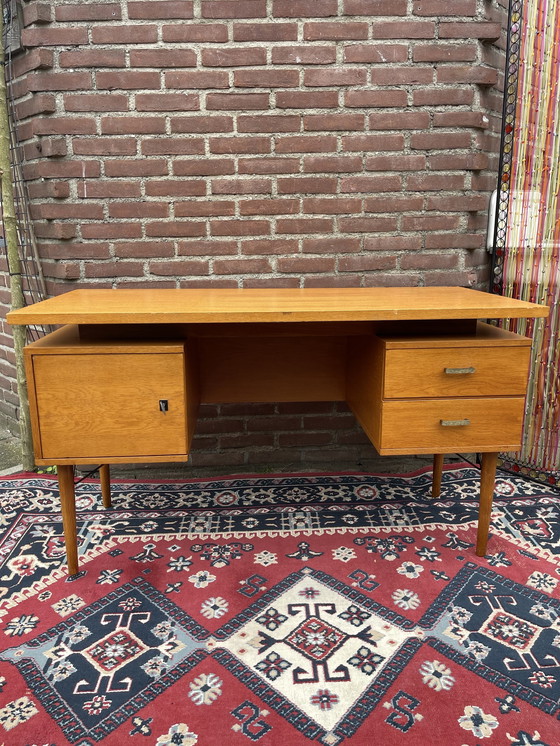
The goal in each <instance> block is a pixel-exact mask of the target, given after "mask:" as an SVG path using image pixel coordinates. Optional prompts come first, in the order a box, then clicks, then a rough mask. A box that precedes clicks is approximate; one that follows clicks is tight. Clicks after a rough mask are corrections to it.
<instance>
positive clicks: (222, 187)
mask: <svg viewBox="0 0 560 746" xmlns="http://www.w3.org/2000/svg"><path fill="white" fill-rule="evenodd" d="M249 173H253V172H249ZM211 186H212V194H234V195H235V196H239V195H240V194H270V193H271V192H272V182H271V181H270V179H255V178H247V179H243V178H241V179H212V185H211Z"/></svg>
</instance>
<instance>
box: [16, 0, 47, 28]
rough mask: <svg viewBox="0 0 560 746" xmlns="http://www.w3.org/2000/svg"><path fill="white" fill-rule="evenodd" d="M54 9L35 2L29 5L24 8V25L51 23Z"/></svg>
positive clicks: (45, 4)
mask: <svg viewBox="0 0 560 746" xmlns="http://www.w3.org/2000/svg"><path fill="white" fill-rule="evenodd" d="M51 21H52V8H51V6H50V5H48V4H47V3H40V2H33V3H28V4H27V5H26V6H25V7H24V8H23V25H24V26H31V25H33V24H35V23H36V24H42V23H51Z"/></svg>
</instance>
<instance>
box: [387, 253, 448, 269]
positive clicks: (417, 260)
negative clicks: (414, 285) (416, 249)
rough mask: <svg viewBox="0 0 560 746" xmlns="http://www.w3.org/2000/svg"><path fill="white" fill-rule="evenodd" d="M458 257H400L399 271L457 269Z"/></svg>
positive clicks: (422, 255) (440, 255) (409, 255)
mask: <svg viewBox="0 0 560 746" xmlns="http://www.w3.org/2000/svg"><path fill="white" fill-rule="evenodd" d="M458 266H459V257H458V256H457V255H456V254H408V255H405V256H403V257H401V261H400V267H401V269H424V270H426V269H427V270H437V269H457V268H458Z"/></svg>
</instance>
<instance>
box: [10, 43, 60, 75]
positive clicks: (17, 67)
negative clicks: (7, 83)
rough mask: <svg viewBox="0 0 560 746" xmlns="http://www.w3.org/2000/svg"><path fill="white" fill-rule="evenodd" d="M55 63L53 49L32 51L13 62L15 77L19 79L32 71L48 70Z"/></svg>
mask: <svg viewBox="0 0 560 746" xmlns="http://www.w3.org/2000/svg"><path fill="white" fill-rule="evenodd" d="M53 63H54V52H53V50H52V49H31V50H30V51H28V52H25V53H24V54H22V55H19V56H18V57H16V58H15V59H14V60H13V62H12V65H13V76H14V78H18V77H19V76H20V75H24V74H25V73H27V72H29V71H30V70H46V69H48V68H51V67H52V66H53Z"/></svg>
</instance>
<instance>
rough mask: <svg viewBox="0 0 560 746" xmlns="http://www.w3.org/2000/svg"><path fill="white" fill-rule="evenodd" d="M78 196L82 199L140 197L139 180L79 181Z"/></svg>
mask: <svg viewBox="0 0 560 746" xmlns="http://www.w3.org/2000/svg"><path fill="white" fill-rule="evenodd" d="M77 186H78V197H80V199H110V198H111V197H119V198H120V199H125V198H126V197H131V198H133V197H140V184H139V182H138V181H122V180H119V181H111V180H109V179H104V180H103V181H92V182H82V181H79V182H78V185H77Z"/></svg>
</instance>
